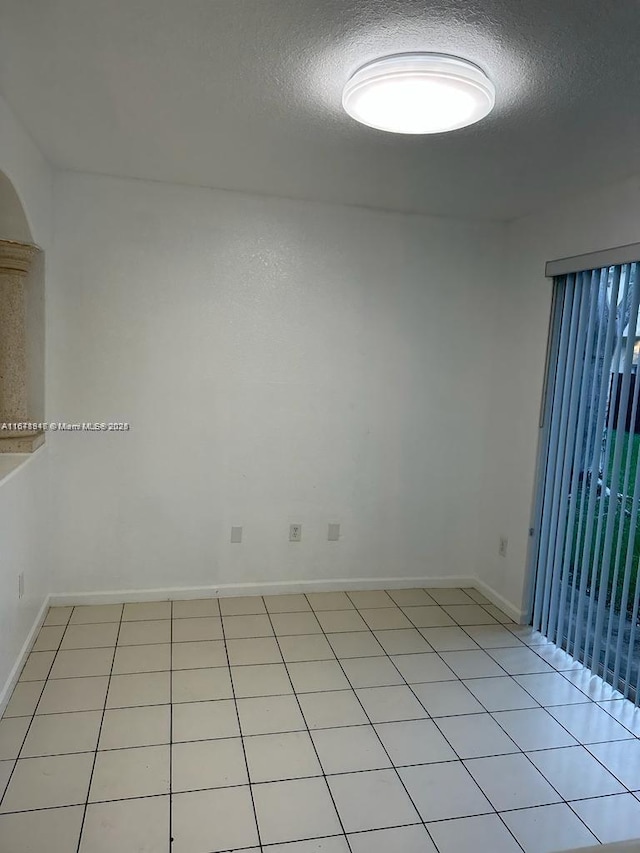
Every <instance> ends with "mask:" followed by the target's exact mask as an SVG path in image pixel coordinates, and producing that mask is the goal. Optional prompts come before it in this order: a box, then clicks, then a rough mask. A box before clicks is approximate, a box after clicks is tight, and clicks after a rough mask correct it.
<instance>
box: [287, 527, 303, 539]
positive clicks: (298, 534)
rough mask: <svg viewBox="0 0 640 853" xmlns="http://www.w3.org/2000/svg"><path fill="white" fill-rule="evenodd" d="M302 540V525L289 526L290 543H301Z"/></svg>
mask: <svg viewBox="0 0 640 853" xmlns="http://www.w3.org/2000/svg"><path fill="white" fill-rule="evenodd" d="M301 539H302V525H301V524H290V525H289V542H300V540H301Z"/></svg>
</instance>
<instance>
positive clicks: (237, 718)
mask: <svg viewBox="0 0 640 853" xmlns="http://www.w3.org/2000/svg"><path fill="white" fill-rule="evenodd" d="M220 624H221V630H222V640H223V642H224V652H225V654H226V656H227V668H228V670H229V681H230V682H231V695H232V697H233V705H234V708H235V711H236V720H237V722H238V731H239V732H240V744H241V746H242V755H243V756H244V766H245V770H246V771H247V786H248V788H249V796H250V797H251V808H252V809H253V820H254V822H255V825H256V835H257V836H258V847H259V848H260V850H262V849H263V848H262V836H261V834H260V825H259V823H258V812H257V811H256V803H255V799H254V796H253V788H252V787H251V776H250V775H249V760H248V758H247V750H246V749H245V745H244V739H243V738H242V728H241V726H240V711H239V710H238V700H237V699H236V687H235V684H234V682H233V675H232V672H231V665H230V663H229V650H228V647H227V637H226V633H225V628H224V621H223V620H222V618H221V619H220ZM171 698H172V699H173V697H171ZM171 749H172V750H173V744H171Z"/></svg>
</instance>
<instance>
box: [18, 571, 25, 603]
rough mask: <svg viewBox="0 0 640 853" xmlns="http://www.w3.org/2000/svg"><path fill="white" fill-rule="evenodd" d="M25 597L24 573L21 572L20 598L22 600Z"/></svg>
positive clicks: (19, 576) (19, 580)
mask: <svg viewBox="0 0 640 853" xmlns="http://www.w3.org/2000/svg"><path fill="white" fill-rule="evenodd" d="M23 595H24V572H20V574H19V575H18V598H22V596H23Z"/></svg>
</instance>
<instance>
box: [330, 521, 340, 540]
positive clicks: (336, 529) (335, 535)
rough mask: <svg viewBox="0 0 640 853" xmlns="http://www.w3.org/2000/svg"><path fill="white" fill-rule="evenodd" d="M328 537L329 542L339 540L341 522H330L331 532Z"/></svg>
mask: <svg viewBox="0 0 640 853" xmlns="http://www.w3.org/2000/svg"><path fill="white" fill-rule="evenodd" d="M327 539H328V540H329V542H337V541H338V539H340V525H339V524H330V525H329V532H328V534H327Z"/></svg>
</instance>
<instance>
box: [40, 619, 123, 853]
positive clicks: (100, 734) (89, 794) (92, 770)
mask: <svg viewBox="0 0 640 853" xmlns="http://www.w3.org/2000/svg"><path fill="white" fill-rule="evenodd" d="M74 610H75V608H74ZM123 613H124V604H123V605H122V609H121V610H120V622H119V623H118V631H117V634H116V643H115V646H114V648H113V657H112V658H111V672H110V673H109V679H108V681H107V689H106V691H105V694H104V704H103V707H102V717H101V718H100V726H99V728H98V739H97V740H96V748H95V751H94V754H93V764H92V765H91V773H90V774H89V784H88V786H87V799H86V801H85V803H84V810H83V812H82V821H81V822H80V835H79V836H78V846H77V848H76V851H77V853H80V847H81V845H82V835H83V832H84V823H85V820H86V817H87V809H88V808H89V797H90V796H91V784H92V782H93V774H94V771H95V768H96V762H97V760H98V747H99V746H100V737H101V736H102V726H103V724H104V717H105V714H106V711H107V702H108V701H109V688H110V686H111V678H112V673H113V664H114V661H115V659H116V648H117V646H118V638H119V636H120V629H121V627H122V615H123ZM65 633H66V631H65ZM56 657H57V656H56Z"/></svg>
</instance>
